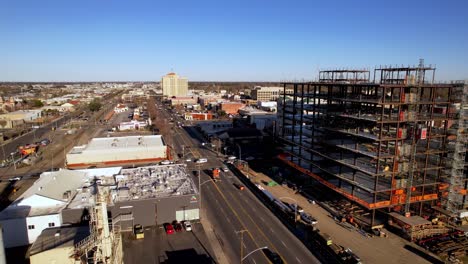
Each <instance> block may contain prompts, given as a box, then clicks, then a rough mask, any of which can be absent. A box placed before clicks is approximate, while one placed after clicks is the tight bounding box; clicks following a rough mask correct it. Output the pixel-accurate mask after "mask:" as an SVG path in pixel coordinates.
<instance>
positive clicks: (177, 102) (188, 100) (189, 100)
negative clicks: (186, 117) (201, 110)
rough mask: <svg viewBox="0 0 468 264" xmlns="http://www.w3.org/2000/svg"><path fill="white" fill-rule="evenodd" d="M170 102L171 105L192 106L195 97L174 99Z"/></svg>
mask: <svg viewBox="0 0 468 264" xmlns="http://www.w3.org/2000/svg"><path fill="white" fill-rule="evenodd" d="M170 100H171V105H194V104H196V103H197V98H196V97H174V98H170Z"/></svg>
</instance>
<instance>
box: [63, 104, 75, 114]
mask: <svg viewBox="0 0 468 264" xmlns="http://www.w3.org/2000/svg"><path fill="white" fill-rule="evenodd" d="M59 111H60V112H73V111H75V106H74V105H73V104H71V103H64V104H62V105H61V106H60V110H59Z"/></svg>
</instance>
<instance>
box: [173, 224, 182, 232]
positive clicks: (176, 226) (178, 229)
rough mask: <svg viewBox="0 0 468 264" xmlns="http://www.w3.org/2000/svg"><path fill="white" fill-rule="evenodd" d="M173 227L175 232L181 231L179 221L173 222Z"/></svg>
mask: <svg viewBox="0 0 468 264" xmlns="http://www.w3.org/2000/svg"><path fill="white" fill-rule="evenodd" d="M174 228H175V231H176V232H182V230H183V229H182V225H181V224H180V223H176V224H174Z"/></svg>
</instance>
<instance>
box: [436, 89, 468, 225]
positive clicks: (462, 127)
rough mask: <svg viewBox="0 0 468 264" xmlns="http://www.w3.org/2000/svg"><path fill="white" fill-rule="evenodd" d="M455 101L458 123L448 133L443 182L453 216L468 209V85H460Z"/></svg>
mask: <svg viewBox="0 0 468 264" xmlns="http://www.w3.org/2000/svg"><path fill="white" fill-rule="evenodd" d="M453 101H454V102H455V105H456V109H455V110H456V115H457V121H456V122H455V124H454V125H453V126H452V129H451V130H449V131H448V133H449V134H450V136H449V137H448V138H449V140H448V142H447V150H448V153H447V158H446V162H447V168H446V169H445V171H444V172H445V174H444V177H443V181H444V182H445V183H446V184H445V185H444V186H445V187H447V186H448V188H442V195H441V197H442V200H443V202H444V203H443V205H444V206H445V208H446V209H447V210H448V211H449V212H451V213H452V214H454V215H456V216H458V215H460V214H459V213H460V212H461V211H463V210H466V208H468V197H467V192H466V189H467V180H468V179H467V177H468V173H467V167H466V165H467V160H466V150H467V142H468V139H467V138H468V137H467V128H468V85H467V84H462V83H459V84H457V86H456V89H455V90H454V93H453Z"/></svg>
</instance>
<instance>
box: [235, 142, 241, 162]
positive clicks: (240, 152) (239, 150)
mask: <svg viewBox="0 0 468 264" xmlns="http://www.w3.org/2000/svg"><path fill="white" fill-rule="evenodd" d="M236 146H237V147H238V148H239V160H242V149H241V147H240V145H239V144H238V143H236Z"/></svg>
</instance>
